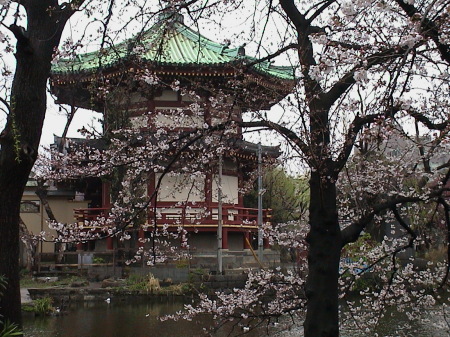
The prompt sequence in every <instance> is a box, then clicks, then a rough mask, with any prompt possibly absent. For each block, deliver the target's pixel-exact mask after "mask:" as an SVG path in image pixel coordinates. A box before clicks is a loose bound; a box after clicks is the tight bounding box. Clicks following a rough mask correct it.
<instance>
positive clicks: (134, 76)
mask: <svg viewBox="0 0 450 337" xmlns="http://www.w3.org/2000/svg"><path fill="white" fill-rule="evenodd" d="M183 21H184V20H183V16H182V15H180V14H178V13H173V12H171V13H165V14H164V15H162V16H161V17H160V18H159V22H157V23H156V24H155V25H153V26H152V27H151V28H150V29H149V30H147V31H144V32H142V33H141V34H137V36H135V37H134V38H132V39H129V40H126V41H124V42H122V43H120V44H118V45H116V46H115V47H114V48H108V49H104V50H100V51H96V52H92V53H87V54H82V55H78V56H77V57H76V58H75V59H71V60H60V61H59V62H58V63H57V64H55V65H54V66H53V68H52V74H51V82H50V84H51V90H52V92H53V93H54V95H55V96H56V97H57V99H58V102H59V103H63V104H69V105H72V106H76V107H81V108H85V109H90V110H95V111H98V112H102V113H103V114H104V132H109V131H111V130H113V129H114V128H119V127H120V126H121V125H120V123H125V124H126V123H128V125H131V126H132V127H133V128H137V129H139V130H141V131H142V132H143V133H151V132H156V131H157V129H158V128H161V127H166V126H167V128H168V129H170V132H172V133H177V132H180V133H181V132H185V131H186V130H187V131H189V130H190V129H192V128H193V127H196V126H201V125H208V126H214V125H217V124H220V123H221V122H224V121H225V120H230V119H231V120H233V121H237V122H239V121H242V115H243V113H245V112H247V111H259V110H263V109H269V108H270V107H271V106H272V105H274V104H276V103H277V102H279V101H280V100H281V99H282V98H284V97H285V96H286V95H287V94H289V93H290V92H291V91H292V89H293V86H294V85H295V80H294V78H295V77H294V70H295V69H294V68H293V67H287V66H274V65H273V64H272V63H271V62H269V61H263V62H259V61H258V60H257V59H256V58H254V57H250V56H248V55H246V53H245V48H244V46H240V47H237V48H230V45H229V44H219V43H216V42H214V41H211V40H210V39H208V38H206V37H204V36H202V35H200V34H199V33H198V32H196V31H194V30H193V29H191V28H189V27H188V26H186V25H185V24H184V22H183ZM106 83H107V84H108V85H109V86H111V87H115V88H119V89H118V91H121V93H122V96H120V95H119V94H117V95H114V93H112V94H111V93H110V94H109V95H104V96H102V95H99V92H100V93H101V92H102V88H104V86H105V84H106ZM175 86H176V88H175ZM179 88H182V89H183V90H180V89H179ZM124 93H125V94H124ZM223 100H226V101H227V102H228V105H227V107H228V110H226V111H223V109H222V110H221V109H216V108H214V107H213V104H211V102H213V101H223ZM230 102H231V103H230ZM194 103H196V104H200V105H201V109H202V114H192V118H191V119H190V121H189V124H188V123H186V124H183V121H182V120H181V121H179V124H178V125H175V126H174V125H173V122H171V119H169V118H167V119H165V117H164V116H166V115H167V116H169V115H170V116H173V115H174V114H176V113H177V112H181V111H182V112H183V114H184V115H186V114H187V115H189V111H190V110H191V109H192V108H191V107H192V106H193V104H194ZM118 112H119V115H120V116H121V118H124V119H125V121H120V122H117V115H118ZM124 116H125V117H124ZM149 116H150V117H149ZM164 123H167V125H165V124H164ZM75 142H77V141H75ZM226 142H227V146H228V147H227V148H228V150H227V151H226V152H225V153H224V154H223V158H222V157H221V158H220V161H221V167H223V173H222V170H221V176H220V179H221V185H222V190H223V193H224V195H225V196H226V197H225V198H224V199H223V200H221V203H223V206H222V207H221V212H220V213H222V249H224V250H226V251H228V252H230V254H231V255H233V254H234V257H231V258H230V259H229V261H228V262H226V265H227V266H228V267H230V268H233V267H237V266H240V265H242V264H244V265H245V261H246V259H247V260H248V261H251V260H253V257H252V255H251V254H247V253H249V249H251V244H252V241H253V240H252V238H254V237H255V235H256V232H257V221H256V220H257V210H256V209H251V208H245V207H244V202H243V194H242V193H241V188H242V187H243V185H244V183H245V182H246V181H248V180H249V179H251V178H250V172H251V171H253V170H254V169H255V168H256V166H257V164H258V145H257V144H254V143H251V142H248V141H246V140H244V139H243V135H242V130H241V128H240V127H236V128H235V130H234V132H233V133H231V134H230V135H229V136H228V138H227V139H226ZM260 151H261V153H262V156H263V157H265V158H273V159H275V158H277V157H278V156H279V154H280V153H279V148H278V147H272V146H262V147H260ZM218 162H219V158H217V161H216V164H215V165H216V168H215V169H212V170H210V169H208V170H206V168H205V175H204V181H202V182H201V184H200V185H201V186H202V187H201V188H202V189H203V193H200V194H197V195H195V196H192V197H190V198H188V197H187V190H186V188H185V187H181V188H180V187H178V188H177V181H176V179H175V178H173V177H170V176H165V177H161V173H159V172H154V173H149V175H150V177H149V182H148V186H146V188H147V194H148V195H152V193H153V192H154V190H155V188H156V185H157V184H156V181H158V179H160V180H161V186H163V188H162V189H161V190H162V191H161V192H160V193H159V196H158V199H157V200H154V201H153V202H152V210H149V211H148V215H147V217H148V221H147V223H146V225H145V224H142V226H141V227H140V228H139V229H138V235H137V237H139V238H148V237H149V233H148V230H149V229H148V224H149V223H150V222H152V223H156V225H157V226H163V225H165V226H168V228H169V230H170V228H173V229H175V228H176V227H178V226H180V223H181V224H182V226H183V228H184V229H185V230H186V232H187V233H188V235H189V246H190V249H191V250H192V252H191V253H192V255H193V256H194V259H195V257H196V254H197V255H199V256H201V255H203V256H206V255H207V253H214V252H215V251H216V250H217V240H216V236H217V228H218V217H219V193H218V184H219V183H218V180H217V179H218V174H219V173H218V168H217V165H218ZM90 184H91V185H92V184H97V186H96V188H92V186H90V187H89V188H88V189H87V190H88V191H96V194H95V193H89V192H88V193H86V195H85V197H86V198H87V199H90V200H95V202H92V204H91V206H92V207H91V208H87V209H77V210H75V215H76V217H77V218H78V220H79V221H80V222H84V221H85V220H88V219H92V218H95V217H96V216H99V215H101V214H104V213H107V212H108V209H109V208H110V207H111V184H110V183H109V182H108V181H107V179H102V180H100V179H98V180H97V182H92V181H91V182H90ZM198 209H202V210H203V211H202V215H201V216H199V214H200V211H196V210H198ZM205 210H207V211H206V212H205ZM155 211H156V213H157V214H158V215H157V216H156V214H155ZM150 219H151V220H152V221H150ZM264 221H265V222H267V221H270V214H269V212H268V211H267V210H265V211H264ZM104 241H105V242H98V243H97V244H96V245H95V250H114V249H116V248H117V245H118V243H117V242H116V239H115V238H112V237H109V238H108V239H107V240H104ZM143 241H145V240H141V241H140V242H139V243H137V245H139V246H142V245H144V244H143V243H141V242H143ZM265 247H268V245H267V244H265ZM80 248H81V247H80ZM240 254H241V255H240ZM236 256H241V257H239V258H237V259H236ZM242 256H244V257H242ZM213 260H214V261H215V259H213ZM204 261H205V260H204V259H203V263H199V265H201V266H204V265H205V263H206V264H207V262H204ZM214 263H215V262H214Z"/></svg>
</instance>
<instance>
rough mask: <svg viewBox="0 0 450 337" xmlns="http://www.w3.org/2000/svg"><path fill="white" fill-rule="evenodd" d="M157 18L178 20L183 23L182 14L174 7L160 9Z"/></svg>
mask: <svg viewBox="0 0 450 337" xmlns="http://www.w3.org/2000/svg"><path fill="white" fill-rule="evenodd" d="M159 19H160V20H161V21H171V22H179V23H184V17H183V14H180V13H178V11H177V10H176V8H174V7H167V8H165V9H163V10H162V11H161V13H160V14H159Z"/></svg>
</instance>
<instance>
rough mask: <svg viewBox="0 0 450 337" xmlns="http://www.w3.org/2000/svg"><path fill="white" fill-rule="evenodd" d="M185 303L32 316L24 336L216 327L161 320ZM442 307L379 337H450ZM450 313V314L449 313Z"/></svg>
mask: <svg viewBox="0 0 450 337" xmlns="http://www.w3.org/2000/svg"><path fill="white" fill-rule="evenodd" d="M182 307H183V303H182V302H181V301H176V300H175V301H174V300H166V299H163V300H161V299H160V300H152V301H142V300H135V301H126V302H114V301H111V303H106V302H84V303H74V304H72V305H71V306H70V308H69V312H68V314H67V315H63V316H46V317H39V316H38V317H34V316H33V315H32V314H29V313H26V314H25V316H24V332H25V336H28V337H49V336H51V337H103V336H104V337H149V336H157V337H172V336H173V337H191V336H192V337H194V336H195V337H196V336H202V335H203V332H204V331H203V328H205V327H206V328H208V327H210V326H212V325H213V323H214V322H213V319H212V317H210V316H208V317H202V318H200V319H198V320H197V321H195V322H194V321H193V322H188V321H184V320H181V321H177V322H174V321H165V322H161V321H160V320H158V317H159V316H164V315H166V314H172V313H174V312H176V311H178V310H180V309H182ZM439 310H440V309H438V308H436V309H435V310H430V311H429V312H426V313H425V314H424V321H420V322H412V323H411V327H410V328H407V329H405V330H403V331H402V333H401V334H395V335H392V334H391V333H390V331H391V330H392V327H393V326H399V325H400V324H402V323H405V320H404V318H403V317H402V316H399V315H394V316H389V315H388V316H387V318H386V319H385V320H384V321H383V324H382V325H381V326H380V328H379V329H378V331H377V332H378V334H379V336H392V337H394V336H395V337H398V336H420V337H422V336H427V337H428V336H429V337H448V336H450V334H449V330H448V325H447V323H446V322H445V320H444V319H443V318H442V315H440V314H439V313H440V312H439ZM447 314H449V313H448V312H447ZM243 332H244V330H242V327H234V329H233V326H232V325H228V326H227V327H225V328H224V329H221V330H220V331H219V332H217V333H215V334H214V336H217V337H225V336H237V335H241V334H242V333H243ZM267 332H269V336H280V337H293V336H296V337H298V336H303V333H302V328H301V327H294V328H292V329H290V330H286V331H281V325H280V326H278V327H276V328H275V327H271V328H269V330H267V326H264V327H260V328H259V329H256V330H254V331H250V332H249V333H246V334H245V336H246V337H261V336H264V335H267ZM342 336H343V337H361V336H373V333H370V334H367V335H366V334H364V333H363V332H361V331H357V332H349V331H343V332H342Z"/></svg>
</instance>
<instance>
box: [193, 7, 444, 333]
mask: <svg viewBox="0 0 450 337" xmlns="http://www.w3.org/2000/svg"><path fill="white" fill-rule="evenodd" d="M264 6H265V7H264V10H265V11H264V10H261V12H259V13H264V14H263V16H264V18H266V20H259V21H258V20H255V21H256V22H262V23H263V25H266V24H267V22H270V20H271V18H272V17H279V18H280V20H285V22H286V25H285V26H283V29H278V30H277V34H279V36H280V42H279V44H278V45H276V47H274V48H275V49H274V50H273V51H272V53H270V51H269V55H267V56H265V59H270V58H272V57H275V56H279V55H280V54H282V53H283V52H285V51H287V50H295V52H296V53H297V57H298V58H297V61H294V63H295V62H298V64H299V66H300V69H299V76H298V77H299V79H298V80H299V82H298V83H299V84H298V88H297V91H296V93H295V95H294V99H293V100H291V101H288V102H286V103H285V104H286V105H285V107H286V110H285V112H284V114H283V115H282V117H281V118H280V120H278V121H277V120H274V119H273V118H272V119H267V118H265V117H266V115H265V114H264V113H261V114H256V115H255V116H254V119H253V120H252V121H248V122H244V123H242V126H244V127H248V128H250V127H266V128H268V129H272V130H274V131H276V132H278V133H279V134H281V135H282V137H283V138H285V139H286V141H287V142H288V143H289V144H290V145H291V146H292V148H293V149H294V151H295V152H296V153H297V154H298V156H299V157H300V158H301V159H302V160H303V161H304V162H306V163H307V165H308V167H309V168H310V207H309V228H310V229H309V232H308V234H307V235H306V237H305V240H306V242H307V243H308V251H309V252H308V254H309V255H308V271H307V272H308V276H307V279H306V283H304V287H303V293H301V292H300V293H298V292H297V293H296V294H297V296H292V294H291V296H286V297H284V296H283V295H282V294H280V292H281V291H289V290H286V288H284V287H281V286H280V284H284V285H285V284H287V283H289V281H286V280H285V279H282V281H281V282H279V283H276V285H274V282H273V281H274V280H277V278H278V279H279V278H280V277H281V278H282V277H283V276H274V279H272V282H262V281H261V284H262V285H261V287H260V288H262V289H261V292H259V293H258V294H259V295H260V296H257V295H256V290H255V289H258V287H257V286H255V283H256V282H254V281H253V278H250V281H249V282H250V283H249V292H246V293H245V294H243V293H242V292H241V291H240V290H237V291H236V292H235V293H236V294H235V295H236V296H233V295H230V294H219V300H217V301H213V300H209V299H206V298H205V299H204V301H203V302H202V303H201V305H200V306H199V307H197V308H193V307H191V308H188V309H189V312H190V313H194V314H198V313H199V312H211V311H212V312H214V313H215V314H216V315H217V316H218V317H221V318H226V317H228V318H229V319H234V320H236V319H248V318H256V317H261V316H264V315H267V316H276V315H277V314H280V313H287V312H292V311H296V310H297V312H298V310H303V309H304V308H305V309H306V318H305V323H304V327H305V335H306V336H338V335H339V315H338V313H339V301H338V298H339V297H340V296H342V295H340V292H339V289H340V287H339V283H340V282H341V281H342V280H344V279H345V277H344V274H342V275H341V274H340V269H339V266H340V262H341V253H342V250H343V248H345V247H346V246H348V245H350V244H351V243H352V242H355V241H357V240H358V238H359V237H360V235H361V234H362V233H363V231H364V230H365V229H367V228H368V226H369V225H370V224H372V223H373V221H377V220H379V219H378V217H385V216H388V217H390V219H392V220H391V221H394V222H396V223H398V225H399V226H400V227H402V228H403V230H404V231H405V233H406V235H405V236H406V239H403V241H402V240H391V241H395V242H392V243H390V244H387V243H384V244H383V245H381V246H379V247H377V248H376V250H375V251H376V254H375V253H374V254H375V255H373V256H372V255H370V261H371V262H370V266H366V267H364V268H363V271H367V270H368V269H366V268H369V269H370V268H375V266H377V268H378V266H382V268H381V269H377V271H383V270H384V271H386V270H389V274H390V276H386V277H383V279H382V280H383V281H385V286H383V288H382V290H381V292H374V296H375V300H374V298H373V297H372V298H371V299H370V300H367V301H366V302H365V304H366V305H367V306H369V309H367V307H366V310H365V311H364V312H366V313H367V312H368V310H369V312H370V311H373V314H374V317H371V318H370V319H368V323H369V324H368V325H372V326H376V324H377V322H378V320H377V319H376V318H377V317H378V318H380V317H382V315H383V314H382V313H381V312H380V311H379V310H378V309H380V308H382V307H389V306H392V305H394V303H395V301H396V300H397V301H400V302H398V303H400V304H398V305H399V309H400V310H403V309H404V308H405V306H409V307H411V306H415V305H417V308H419V307H420V305H418V304H420V303H422V304H424V305H429V304H430V303H434V302H433V301H434V300H433V299H432V298H431V297H429V296H428V295H427V294H425V293H423V292H418V293H417V292H416V293H414V290H411V288H410V287H405V280H408V281H411V280H413V279H415V280H416V281H421V282H422V286H423V287H424V288H425V287H430V286H431V284H434V285H436V286H439V285H440V286H444V285H445V284H446V283H447V274H448V272H447V267H442V268H440V269H439V272H430V271H428V273H426V272H424V273H420V272H416V271H414V270H413V269H412V267H411V266H409V267H405V268H400V266H399V264H398V261H397V259H396V257H397V256H398V254H399V253H400V252H401V251H403V250H404V249H405V248H407V247H414V244H415V243H416V242H420V238H419V237H418V235H417V234H416V231H415V230H416V229H415V227H414V226H413V225H412V223H411V222H409V221H407V220H406V219H407V215H408V216H409V217H412V218H413V219H418V218H417V215H418V214H417V213H418V208H415V207H417V206H410V205H411V204H423V203H427V204H430V203H434V205H435V207H436V209H437V208H439V209H440V211H441V212H442V213H443V214H444V217H443V218H440V219H441V220H443V223H442V225H443V228H442V230H443V233H444V234H445V233H446V230H447V228H448V225H449V223H448V203H447V201H446V199H445V192H446V191H448V178H449V173H448V172H449V171H448V162H447V163H445V162H444V163H442V165H441V166H440V167H439V168H440V169H439V170H438V169H436V167H434V168H433V169H431V168H430V167H429V166H421V163H425V162H427V159H429V158H431V157H432V156H433V155H435V154H437V153H439V151H441V153H442V151H446V147H445V146H444V145H445V143H446V142H448V111H447V110H448V109H447V107H448V67H449V63H448V20H447V19H446V18H447V11H448V6H449V4H448V3H447V2H445V1H437V2H436V1H433V2H432V1H392V2H389V1H370V2H369V1H353V2H350V1H317V2H313V3H311V2H303V1H298V2H295V1H280V2H279V3H273V2H271V1H269V2H266V3H264ZM267 13H268V14H267ZM276 24H278V25H280V21H276ZM264 27H265V26H264ZM251 31H252V32H253V31H260V32H264V31H265V30H264V29H261V30H258V29H254V30H251ZM262 35H263V36H264V34H262ZM270 39H273V35H271V36H270ZM262 40H263V38H262ZM288 112H289V113H291V115H289V114H288ZM286 116H289V118H286ZM408 124H409V125H411V126H412V127H411V126H410V127H408ZM414 124H417V125H418V129H420V131H419V137H414V136H411V134H413V132H411V129H414ZM427 129H428V130H430V132H427ZM393 130H397V131H398V132H393ZM389 138H391V139H392V138H394V139H395V138H397V140H399V139H409V141H411V142H412V144H415V145H417V146H418V148H419V150H420V153H421V155H420V156H419V157H417V156H416V157H415V158H411V157H410V156H407V154H408V147H401V146H397V147H396V149H395V150H396V157H394V156H393V154H392V153H391V154H390V157H391V160H394V159H392V158H395V160H396V163H395V164H394V165H392V164H391V165H390V166H387V161H384V160H382V159H381V158H379V159H377V158H376V157H375V158H374V159H373V161H368V162H367V163H366V166H367V167H366V168H365V169H364V171H365V172H364V174H362V175H361V176H358V175H355V176H354V177H349V179H345V174H346V172H347V164H348V161H349V158H350V157H351V156H352V154H353V153H354V151H355V150H356V148H357V147H358V146H359V145H364V144H375V145H377V146H375V147H374V149H375V150H378V152H382V151H380V150H381V149H382V148H383V145H385V144H387V143H388V141H389ZM425 142H427V143H428V146H427V147H425V146H424V143H425ZM354 158H356V157H354ZM363 159H364V157H363ZM369 163H370V164H369ZM424 167H425V168H426V169H425V170H424V169H423V168H424ZM408 179H409V180H412V179H414V180H415V181H420V182H421V183H420V184H419V185H420V186H416V187H415V188H413V187H412V186H411V183H408V181H407V180H408ZM354 180H357V181H358V182H357V183H356V184H355V182H354ZM344 181H347V184H353V185H352V188H354V189H356V190H355V193H354V196H355V197H357V198H358V197H359V198H361V193H362V194H364V196H365V197H368V196H370V198H369V199H368V198H364V200H366V203H365V205H362V204H361V202H358V199H356V200H354V201H353V202H352V203H346V201H345V198H340V197H339V194H338V184H341V183H342V182H344ZM361 200H362V199H361ZM349 206H352V207H351V208H349ZM362 206H365V207H362ZM407 208H408V211H409V214H407ZM411 212H412V213H411ZM437 219H439V218H437V217H435V216H433V215H431V216H430V217H429V218H428V220H429V221H427V222H426V223H428V226H431V225H432V224H433V223H434V224H435V225H434V228H437V227H438V226H437V225H438V223H436V222H439V221H437ZM445 235H446V234H445ZM405 240H406V241H405ZM446 246H447V247H448V241H447V242H446ZM388 257H391V259H392V260H391V261H392V262H391V263H388V264H381V262H382V261H386V259H387V258H388ZM444 262H445V263H448V258H447V259H446V261H444ZM344 268H346V267H345V266H344ZM347 268H350V267H347ZM372 270H375V269H372ZM360 274H361V272H356V274H355V275H353V276H352V277H350V278H352V279H355V278H359V277H360ZM262 277H263V279H266V280H268V279H269V278H268V277H267V276H264V273H263V275H262ZM339 280H341V281H339ZM291 282H292V281H291ZM267 284H272V289H271V290H270V291H268V289H267V288H266V285H267ZM297 284H302V283H297ZM252 285H253V288H252ZM345 289H348V288H345V287H344V290H345ZM406 289H408V290H406ZM271 291H272V293H273V294H275V296H274V297H275V299H276V298H292V299H293V301H291V302H289V304H286V301H284V302H283V303H284V305H280V306H278V307H277V306H276V305H273V306H270V304H268V306H269V307H267V306H265V305H264V304H263V301H262V300H261V298H262V297H261V295H263V294H264V295H267V294H270V293H271ZM412 293H414V296H412ZM368 294H369V292H364V295H368ZM410 295H411V296H410ZM243 296H246V297H245V298H244V299H243V300H242V299H241V298H242V297H243ZM402 296H403V297H404V301H403V303H402V299H401V298H402ZM299 298H303V300H304V301H300V302H297V300H299ZM413 298H414V300H413ZM415 300H416V301H415ZM275 302H276V300H275ZM412 302H413V303H414V305H412ZM271 303H272V302H271ZM348 305H349V307H350V311H349V312H350V317H351V318H352V319H353V323H354V324H355V326H356V327H359V328H362V327H364V325H363V324H361V320H358V319H357V318H356V317H357V316H358V315H357V314H356V312H355V303H350V302H348ZM261 306H262V307H263V308H264V309H262V312H261V311H258V310H257V309H256V308H261ZM361 307H364V305H361ZM275 308H276V309H277V310H272V309H275ZM252 309H255V310H252ZM185 317H186V316H185ZM187 317H189V314H187ZM344 317H345V316H344V315H343V316H342V317H341V318H344ZM362 317H367V316H362Z"/></svg>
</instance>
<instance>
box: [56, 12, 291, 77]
mask: <svg viewBox="0 0 450 337" xmlns="http://www.w3.org/2000/svg"><path fill="white" fill-rule="evenodd" d="M180 21H181V20H175V21H170V20H169V21H164V22H161V23H157V24H155V25H154V26H153V27H151V28H150V29H149V30H147V31H146V32H144V33H143V34H142V35H141V36H140V37H135V38H133V39H129V40H126V41H124V42H122V43H120V44H118V45H116V46H115V47H114V48H112V47H111V48H108V49H105V50H103V51H102V52H99V51H96V52H92V53H86V54H81V55H77V57H76V59H74V60H67V59H63V60H59V61H58V63H57V64H56V65H54V66H53V67H52V73H53V75H57V76H61V75H62V76H64V75H70V74H74V73H86V74H92V73H95V72H97V71H98V70H101V69H111V68H114V67H117V66H119V65H120V64H127V62H129V61H132V60H141V61H142V62H144V63H147V64H150V65H153V66H177V67H184V68H189V67H196V68H206V67H208V68H221V67H236V68H238V67H240V68H242V66H243V65H245V64H249V63H252V62H254V61H256V60H257V59H256V58H253V57H249V56H246V55H244V54H245V52H244V49H243V47H238V48H229V47H228V46H227V45H222V44H219V43H216V42H214V41H211V40H209V39H207V38H206V37H204V36H202V35H200V34H199V33H197V32H195V31H194V30H192V29H191V28H189V27H187V26H185V25H184V24H183V23H182V22H180ZM250 69H251V70H252V71H254V72H257V73H259V74H261V75H265V76H269V77H275V78H277V79H280V80H290V81H292V80H294V68H293V67H289V66H273V65H272V64H271V63H270V62H268V61H265V62H261V63H256V64H254V65H252V66H251V67H250Z"/></svg>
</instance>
